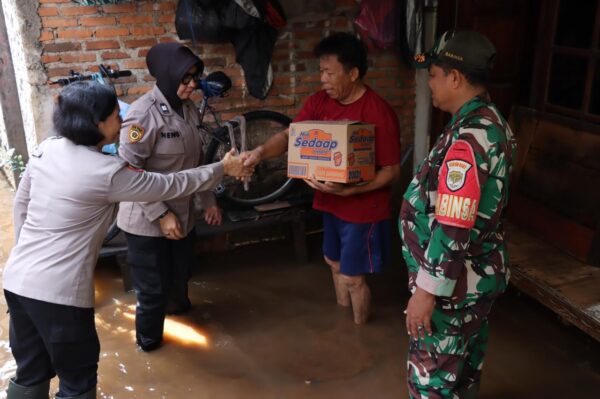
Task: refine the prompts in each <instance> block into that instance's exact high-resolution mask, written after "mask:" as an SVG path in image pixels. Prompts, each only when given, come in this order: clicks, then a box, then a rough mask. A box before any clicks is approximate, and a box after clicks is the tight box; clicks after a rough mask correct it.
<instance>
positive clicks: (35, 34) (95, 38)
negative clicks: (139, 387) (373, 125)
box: [2, 0, 415, 149]
mask: <svg viewBox="0 0 600 399" xmlns="http://www.w3.org/2000/svg"><path fill="white" fill-rule="evenodd" d="M286 3H287V0H284V1H283V4H284V6H285V4H286ZM309 3H310V2H308V3H306V4H305V5H304V7H301V8H302V9H301V10H300V11H301V12H300V14H299V15H298V12H299V11H298V10H299V9H298V5H297V4H296V6H294V10H293V11H294V12H293V13H292V15H295V16H293V17H291V18H290V19H289V21H288V25H287V27H286V28H284V29H282V30H281V31H280V32H279V38H278V41H277V43H276V47H275V51H274V54H273V59H272V65H273V71H274V80H273V87H272V88H271V91H270V92H269V95H268V97H267V98H266V99H265V100H263V101H261V100H258V99H256V98H254V97H252V96H250V95H249V93H248V91H247V89H246V85H245V82H244V78H243V72H242V70H241V68H240V67H239V65H238V64H236V62H235V52H234V48H233V46H232V45H231V44H229V43H226V44H198V43H196V44H195V45H192V44H191V43H189V42H188V44H189V45H190V46H193V47H194V50H195V51H196V52H197V53H198V54H199V55H200V57H201V58H202V59H203V60H204V61H205V64H206V71H207V72H211V71H214V70H223V71H224V72H226V73H227V74H229V75H230V77H231V78H232V80H233V83H234V87H233V89H232V90H231V93H230V95H229V96H228V97H227V98H224V99H220V100H218V101H217V103H216V107H217V108H218V109H220V110H221V111H223V116H224V117H229V116H232V115H234V114H238V113H241V112H245V111H248V110H251V109H259V108H265V109H273V110H277V111H280V112H283V113H286V114H288V115H290V116H294V115H295V114H296V113H297V111H298V110H299V108H300V107H301V106H302V104H303V102H304V100H305V99H306V97H307V96H308V95H310V94H311V93H313V92H315V91H316V90H318V89H319V87H320V83H319V76H318V62H317V60H315V59H314V57H313V55H312V48H313V47H314V45H315V44H316V43H317V42H318V41H319V40H320V39H321V38H322V37H323V36H325V35H327V34H328V33H329V32H331V31H334V30H344V31H354V27H353V22H352V18H353V15H354V14H355V12H356V7H357V3H356V1H355V0H327V1H324V2H323V4H321V5H319V6H317V5H313V6H311V5H310V4H309ZM2 5H3V7H4V9H5V13H6V14H7V24H8V25H9V26H10V31H11V50H12V51H13V58H14V64H15V70H16V74H17V77H18V87H19V98H20V101H21V106H22V109H23V119H24V124H25V130H26V135H27V142H28V146H29V148H30V149H31V147H32V146H33V145H34V144H35V143H36V142H39V141H40V140H41V139H42V138H43V137H45V136H47V135H48V134H50V130H49V129H50V126H51V125H50V116H51V111H52V107H53V95H54V94H56V93H57V92H58V90H59V89H58V88H56V87H55V86H49V85H48V83H49V81H51V80H54V79H56V78H59V77H65V76H68V74H69V71H70V70H71V69H73V70H76V71H79V72H83V73H89V72H92V71H96V70H97V65H98V64H99V63H105V64H109V65H110V66H112V67H115V68H119V69H130V70H132V71H133V76H131V77H128V78H121V79H120V80H119V82H118V84H117V85H116V88H117V91H118V94H119V95H120V96H122V97H123V98H124V99H125V100H128V101H133V100H134V99H136V98H137V97H139V96H140V95H141V94H143V93H145V92H146V91H148V90H150V88H151V87H152V84H153V82H152V78H151V77H150V76H149V75H148V73H147V70H146V65H145V55H146V53H147V51H148V49H149V48H150V47H151V46H152V45H154V44H156V43H158V42H164V41H176V40H178V38H177V34H176V32H175V25H174V20H175V9H176V6H177V0H162V1H157V0H140V1H134V2H129V3H123V4H117V5H114V4H113V5H104V6H80V5H78V4H76V3H74V2H72V1H70V0H38V1H33V0H2ZM369 64H370V69H369V72H368V73H367V76H366V82H367V83H368V84H369V85H371V86H372V87H373V88H374V89H375V90H376V91H377V92H379V93H380V94H381V95H383V96H384V97H385V98H386V99H387V100H388V101H389V102H390V103H391V104H392V106H393V107H394V109H395V110H396V113H397V115H398V117H399V120H400V126H401V129H402V141H403V143H405V144H407V143H411V142H412V141H413V126H414V104H415V102H414V97H415V81H414V72H413V71H411V70H409V69H408V68H406V67H405V66H404V65H403V64H402V63H401V62H400V61H399V60H398V59H397V57H396V55H395V54H394V53H393V52H392V51H383V50H372V51H371V52H370V55H369Z"/></svg>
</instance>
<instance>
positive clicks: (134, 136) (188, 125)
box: [117, 85, 216, 237]
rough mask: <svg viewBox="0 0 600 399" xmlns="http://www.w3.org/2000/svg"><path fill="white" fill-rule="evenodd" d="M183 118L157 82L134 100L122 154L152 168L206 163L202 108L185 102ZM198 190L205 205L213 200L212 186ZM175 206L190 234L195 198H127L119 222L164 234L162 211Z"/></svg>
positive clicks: (163, 170)
mask: <svg viewBox="0 0 600 399" xmlns="http://www.w3.org/2000/svg"><path fill="white" fill-rule="evenodd" d="M183 116H184V117H183V118H182V117H181V116H179V115H178V114H177V113H176V112H175V111H173V110H172V108H171V106H170V105H169V103H168V101H167V99H166V98H165V96H164V95H163V93H162V92H161V91H160V89H159V88H158V86H156V85H155V86H154V88H153V89H152V90H151V91H150V92H148V93H146V94H145V95H143V96H142V97H140V98H139V99H138V100H137V101H135V102H134V103H133V104H132V105H131V107H130V108H129V111H128V113H127V116H126V118H125V121H124V122H123V125H122V128H121V136H120V146H119V155H120V156H121V157H122V158H123V159H125V160H126V161H127V162H129V163H130V164H131V165H132V166H135V167H137V168H141V169H144V170H147V171H150V172H160V173H170V172H176V171H179V170H183V169H187V168H193V167H196V166H198V165H200V164H201V163H202V157H203V155H202V154H203V153H202V146H203V143H202V138H201V136H200V133H199V131H198V126H199V125H200V115H199V112H198V110H197V108H196V106H195V105H194V103H193V102H192V101H184V102H183ZM198 194H199V200H200V201H201V203H202V206H203V208H207V207H210V206H213V205H215V203H216V201H215V198H214V195H213V194H212V192H210V191H205V192H202V193H198ZM166 210H171V211H172V212H174V213H175V214H176V215H177V217H178V219H179V221H180V223H181V226H182V229H183V231H184V232H185V233H186V234H187V233H189V232H190V231H191V230H192V229H193V228H194V202H193V201H192V197H191V196H189V197H182V198H178V199H174V200H170V201H166V202H155V203H140V202H124V203H122V204H121V205H120V209H119V215H118V219H117V223H118V225H119V227H120V228H121V229H123V230H124V231H126V232H128V233H132V234H137V235H142V236H150V237H162V236H163V234H162V232H161V230H160V223H159V222H158V220H157V219H158V217H159V216H160V215H161V214H163V213H164V212H165V211H166Z"/></svg>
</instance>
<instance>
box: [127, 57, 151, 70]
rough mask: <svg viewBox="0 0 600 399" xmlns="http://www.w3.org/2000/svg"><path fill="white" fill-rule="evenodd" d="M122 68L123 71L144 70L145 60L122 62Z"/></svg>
mask: <svg viewBox="0 0 600 399" xmlns="http://www.w3.org/2000/svg"><path fill="white" fill-rule="evenodd" d="M123 67H124V68H125V69H146V60H139V59H135V60H133V59H132V60H127V61H123Z"/></svg>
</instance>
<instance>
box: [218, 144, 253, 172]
mask: <svg viewBox="0 0 600 399" xmlns="http://www.w3.org/2000/svg"><path fill="white" fill-rule="evenodd" d="M253 152H254V151H248V152H243V153H241V154H240V155H236V150H235V149H233V148H232V149H231V151H229V152H228V153H227V154H225V156H224V157H223V159H221V163H222V164H223V169H224V171H225V174H226V175H228V176H232V177H235V178H238V179H246V178H248V177H250V176H252V174H253V173H254V167H255V166H256V164H258V161H259V160H260V159H255V158H256V156H255V155H254V154H253Z"/></svg>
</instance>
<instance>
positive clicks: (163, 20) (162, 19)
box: [158, 14, 175, 23]
mask: <svg viewBox="0 0 600 399" xmlns="http://www.w3.org/2000/svg"><path fill="white" fill-rule="evenodd" d="M174 20H175V14H162V15H160V16H159V17H158V22H160V23H166V22H173V21H174Z"/></svg>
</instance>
